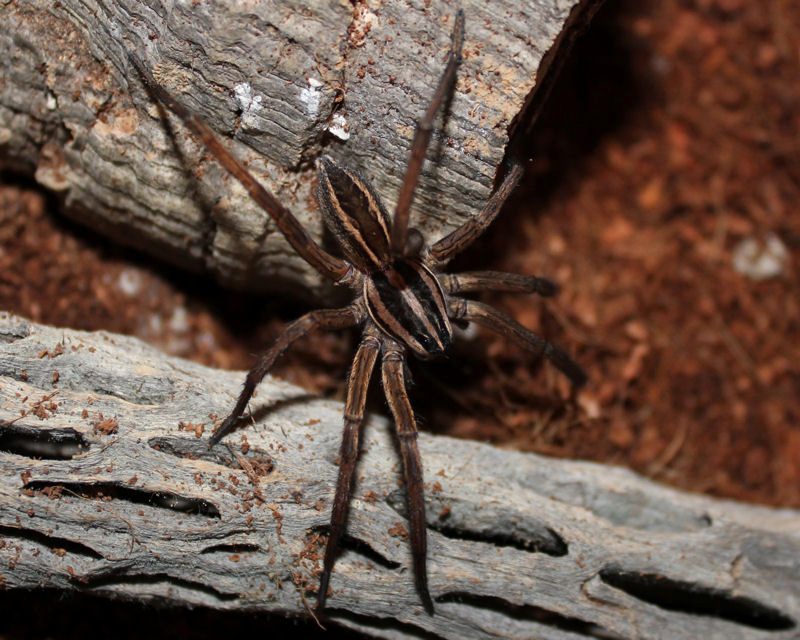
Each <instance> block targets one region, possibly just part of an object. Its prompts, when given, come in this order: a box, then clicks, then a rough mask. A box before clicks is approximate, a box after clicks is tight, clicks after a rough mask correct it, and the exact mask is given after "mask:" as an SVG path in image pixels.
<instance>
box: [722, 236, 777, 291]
mask: <svg viewBox="0 0 800 640" xmlns="http://www.w3.org/2000/svg"><path fill="white" fill-rule="evenodd" d="M788 264H789V251H788V249H787V248H786V245H784V244H783V242H781V239H780V238H779V237H778V236H776V235H775V234H774V233H770V234H768V235H767V236H766V238H764V240H757V239H756V238H745V239H744V240H742V241H741V242H740V243H739V244H738V245H736V248H735V249H734V250H733V268H734V269H736V271H738V272H739V273H742V274H744V275H746V276H747V277H748V278H750V279H751V280H766V279H768V278H774V277H775V276H778V275H780V274H781V273H783V272H784V271H785V270H786V268H787V267H788Z"/></svg>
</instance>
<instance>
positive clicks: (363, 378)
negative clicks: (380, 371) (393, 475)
mask: <svg viewBox="0 0 800 640" xmlns="http://www.w3.org/2000/svg"><path fill="white" fill-rule="evenodd" d="M379 351H380V340H379V339H378V338H377V336H376V335H375V334H374V333H367V334H366V335H365V336H364V338H363V340H362V341H361V344H360V346H359V347H358V351H357V352H356V356H355V359H354V360H353V368H352V369H351V371H350V379H349V381H348V383H347V401H346V402H345V407H344V434H343V435H342V448H341V451H340V453H339V478H338V480H337V481H336V495H335V497H334V499H333V509H332V510H331V526H330V534H329V536H328V544H327V546H326V547H325V560H324V564H323V569H322V576H320V579H319V592H318V594H317V608H318V609H322V608H323V607H324V606H325V598H327V596H328V582H329V580H330V577H331V571H332V570H333V563H334V562H335V561H336V552H337V551H338V549H339V542H340V541H341V538H342V534H343V533H344V529H345V525H346V523H347V508H348V506H349V505H350V492H351V491H352V489H353V472H354V471H355V468H356V459H357V458H358V432H359V430H360V429H361V423H362V422H363V420H364V405H365V403H366V401H367V389H368V388H369V379H370V377H371V376H372V370H373V368H374V367H375V360H376V359H377V358H378V352H379Z"/></svg>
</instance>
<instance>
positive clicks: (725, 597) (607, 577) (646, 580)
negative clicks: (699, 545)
mask: <svg viewBox="0 0 800 640" xmlns="http://www.w3.org/2000/svg"><path fill="white" fill-rule="evenodd" d="M600 578H601V579H602V580H603V582H605V583H606V584H608V585H611V586H612V587H616V588H617V589H621V590H622V591H624V592H625V593H627V594H628V595H631V596H633V597H634V598H637V599H639V600H642V601H644V602H648V603H650V604H653V605H655V606H657V607H660V608H662V609H667V610H669V611H680V612H682V613H690V614H695V615H701V616H713V617H715V618H720V619H722V620H728V621H730V622H736V623H737V624H741V625H745V626H748V627H753V628H754V629H762V630H764V631H786V630H788V629H794V628H795V626H796V624H797V623H796V622H795V621H794V620H793V619H792V618H790V617H789V616H787V615H785V614H783V613H781V612H780V611H778V610H777V609H774V608H772V607H770V606H767V605H765V604H762V603H760V602H757V601H755V600H752V599H751V598H747V597H744V596H735V595H731V594H730V593H728V592H726V591H722V590H720V589H713V588H710V587H704V586H701V585H697V584H691V583H687V582H679V581H677V580H670V579H669V578H665V577H664V576H660V575H657V574H647V573H634V572H629V571H623V570H621V569H618V568H614V567H610V568H607V569H603V570H602V571H601V572H600Z"/></svg>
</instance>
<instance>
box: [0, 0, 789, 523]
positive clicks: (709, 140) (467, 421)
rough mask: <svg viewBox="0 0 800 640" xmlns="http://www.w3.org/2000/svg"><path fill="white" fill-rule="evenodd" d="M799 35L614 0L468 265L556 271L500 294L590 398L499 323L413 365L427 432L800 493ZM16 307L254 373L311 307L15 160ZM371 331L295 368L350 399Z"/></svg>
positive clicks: (669, 0) (719, 13)
mask: <svg viewBox="0 0 800 640" xmlns="http://www.w3.org/2000/svg"><path fill="white" fill-rule="evenodd" d="M798 43H800V5H798V4H797V3H793V2H790V0H771V1H769V2H746V1H745V0H694V1H690V0H662V1H661V2H637V1H635V0H626V1H621V2H608V3H607V4H606V6H605V7H604V8H603V9H602V10H601V12H600V13H599V14H598V17H597V20H596V22H595V23H594V25H593V26H592V28H591V30H590V31H589V33H588V34H587V35H586V36H585V37H584V38H583V39H582V40H581V41H580V42H579V43H578V45H577V46H576V48H575V50H574V51H573V53H572V54H571V56H570V60H569V62H568V64H567V67H566V68H565V70H564V72H563V74H562V76H561V77H560V80H559V82H558V86H557V87H556V89H555V92H554V94H553V95H552V97H551V100H550V102H549V103H548V106H547V108H546V109H545V113H544V116H543V118H542V119H541V120H540V122H539V123H538V125H537V127H536V130H535V131H534V135H533V136H532V139H531V142H530V149H529V151H530V154H531V156H532V157H533V158H534V159H535V160H534V162H533V163H532V166H531V169H530V171H529V174H528V176H527V179H526V180H525V185H524V187H523V188H521V189H520V190H519V192H518V193H517V194H516V195H515V197H514V199H513V202H511V203H510V205H509V206H508V207H507V210H506V211H505V212H504V214H503V216H502V217H501V219H500V220H499V221H498V222H497V223H496V225H495V227H494V228H493V229H492V230H491V232H490V233H489V234H487V236H486V237H485V238H484V239H483V240H482V241H481V242H480V244H479V245H477V246H475V247H473V248H472V249H471V250H470V251H469V252H468V253H467V254H466V255H464V256H462V257H461V258H459V260H458V262H457V264H456V265H454V266H455V267H456V268H462V269H465V268H493V269H506V270H509V271H515V272H521V273H533V274H538V275H547V276H550V277H552V278H553V279H555V280H556V281H557V282H558V283H559V284H560V285H561V289H562V290H561V293H560V295H559V296H558V297H557V298H556V299H554V300H548V301H541V300H537V299H533V298H530V297H519V298H514V297H511V296H499V295H498V296H487V297H485V298H484V299H486V300H488V301H491V302H492V303H494V304H497V305H498V306H500V307H501V308H503V309H506V310H508V311H509V312H511V313H512V314H513V315H514V316H515V317H516V318H517V319H519V320H520V321H521V322H522V323H524V324H526V325H527V326H529V327H531V328H534V329H535V330H536V331H537V332H539V333H540V334H542V335H545V336H547V337H548V338H550V339H552V340H553V341H554V342H556V343H558V344H560V345H562V346H564V347H566V348H567V349H568V350H569V351H570V352H572V353H573V354H574V355H575V357H576V359H577V360H578V361H579V362H580V363H581V364H582V365H583V366H584V367H585V368H586V370H587V371H588V372H589V375H590V382H589V384H588V385H587V387H586V388H585V389H584V390H583V391H582V392H581V393H580V394H579V395H578V396H577V397H576V398H571V397H570V393H569V389H568V386H567V385H566V383H565V381H564V380H563V379H562V378H561V377H560V376H559V375H558V374H557V373H556V372H555V371H554V370H553V369H552V368H551V367H549V366H547V365H544V366H542V365H540V363H537V362H535V361H534V360H533V359H531V358H529V357H527V356H526V355H525V354H521V353H519V351H518V350H517V349H515V348H513V347H511V346H510V345H508V344H506V343H505V342H504V341H503V340H501V339H499V338H495V337H493V336H491V335H488V334H486V335H481V336H480V339H476V340H472V341H466V342H465V343H463V344H462V346H461V347H459V348H458V349H457V350H456V351H454V353H453V354H452V355H451V357H450V358H449V359H448V360H446V361H443V362H439V363H435V364H433V365H429V364H424V365H419V366H417V365H414V366H413V372H414V375H415V378H416V381H417V386H416V387H415V389H414V392H413V396H414V401H415V406H416V408H417V411H418V413H419V414H420V417H421V421H422V423H423V425H424V427H425V428H427V429H429V430H433V431H436V432H439V433H446V434H450V435H455V436H460V437H467V438H475V439H480V440H488V441H492V442H494V443H496V444H498V445H501V446H506V447H513V448H515V449H521V450H527V451H536V452H541V453H546V454H550V455H557V456H563V457H570V458H585V459H591V460H597V461H601V462H608V463H614V464H620V465H625V466H628V467H631V468H633V469H635V470H637V471H638V472H641V473H643V474H645V475H647V476H649V477H652V478H655V479H657V480H660V481H663V482H667V483H669V484H672V485H675V486H678V487H681V488H684V489H690V490H693V491H700V492H706V493H710V494H713V495H717V496H725V497H729V498H735V499H741V500H747V501H753V502H759V503H764V504H771V505H784V506H792V507H800V423H798V414H799V413H800V408H799V407H798V398H799V397H800V286H799V285H800V282H799V279H798V277H799V276H800V269H798V265H800V216H798V214H797V211H796V207H797V203H798V202H800V81H799V79H800V44H798ZM770 236H774V237H775V238H777V239H778V240H779V242H780V244H781V245H782V246H783V247H784V248H785V250H786V252H787V257H786V260H785V262H784V263H783V265H782V268H781V269H780V270H779V271H780V272H779V273H777V275H774V276H773V277H770V278H767V279H764V280H754V279H752V278H751V277H749V276H747V275H745V274H743V273H740V271H738V270H737V269H736V268H735V267H734V261H733V257H734V253H735V251H736V249H737V247H738V246H739V245H740V243H741V242H743V241H745V240H747V239H752V240H753V241H755V242H756V243H757V244H759V246H761V247H762V248H763V247H764V246H765V242H766V240H767V239H768V238H770ZM0 308H4V309H9V310H12V311H14V312H16V313H19V314H22V315H25V316H28V317H30V318H32V319H34V320H36V321H38V322H44V323H48V324H55V325H63V326H70V327H76V328H81V329H107V330H111V331H119V332H124V333H129V334H134V335H137V336H140V337H142V338H144V339H146V340H148V341H150V342H152V343H154V344H156V345H158V346H159V347H161V348H163V349H164V350H166V351H168V352H170V353H173V354H176V355H180V356H183V357H187V358H192V359H195V360H198V361H201V362H204V363H207V364H212V365H215V366H220V367H231V368H242V369H243V368H247V367H248V366H249V365H250V364H251V362H252V354H253V353H255V352H257V351H258V350H259V349H261V348H263V346H264V345H266V344H268V342H269V341H270V340H271V339H272V338H274V337H275V336H276V335H277V334H278V333H279V332H280V330H281V328H282V327H283V326H284V325H285V323H286V322H287V321H288V320H291V319H292V318H293V317H295V316H296V315H298V314H299V313H301V312H302V311H304V310H305V309H304V307H303V306H302V305H300V304H299V303H293V302H287V301H285V300H277V299H275V298H270V297H262V298H258V299H252V298H246V297H244V296H242V295H241V294H237V293H232V292H226V291H224V290H222V289H220V288H215V287H213V286H209V283H208V278H203V277H196V276H191V275H186V274H182V273H178V272H175V271H174V270H172V269H170V268H168V267H164V266H161V265H156V264H154V263H153V260H152V259H151V258H149V257H147V256H140V255H136V254H133V253H132V252H129V251H126V250H122V249H119V248H116V247H114V246H112V245H110V244H109V243H108V242H107V241H105V240H103V239H102V238H98V237H96V236H94V235H93V234H91V233H90V232H87V231H86V230H84V229H81V228H78V227H76V226H75V225H73V224H71V223H68V222H66V221H65V220H64V219H63V218H62V217H61V216H60V214H59V213H58V207H57V205H56V203H55V201H53V200H52V199H50V198H49V197H48V196H47V194H45V193H43V192H42V191H41V190H39V189H38V188H36V187H35V186H34V185H33V184H31V183H26V182H24V181H20V180H18V179H13V178H11V177H8V176H5V178H4V180H3V181H2V184H0ZM352 346H353V339H352V336H348V335H343V336H342V335H317V336H315V337H313V338H309V339H306V340H305V341H303V342H301V343H299V344H298V346H297V347H296V348H295V349H294V350H293V351H292V352H291V354H290V355H289V356H288V357H286V358H285V359H284V360H283V361H281V364H280V366H279V368H278V369H277V370H276V374H277V375H279V376H282V377H284V378H287V379H289V380H291V381H293V382H296V383H298V384H300V385H303V386H304V387H306V388H308V389H311V390H314V391H316V392H319V393H325V394H329V395H333V396H336V395H338V396H341V395H342V393H343V388H344V378H345V375H346V371H347V367H348V363H349V358H350V357H351V355H352ZM374 391H378V390H377V389H375V390H374ZM373 395H375V396H378V394H377V393H374V394H373ZM375 410H377V411H384V412H385V409H384V407H383V405H382V404H380V403H379V402H376V403H375Z"/></svg>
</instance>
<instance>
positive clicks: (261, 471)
mask: <svg viewBox="0 0 800 640" xmlns="http://www.w3.org/2000/svg"><path fill="white" fill-rule="evenodd" d="M147 444H149V445H150V446H151V447H152V448H153V449H155V450H156V451H160V452H162V453H168V454H170V455H173V456H176V457H178V458H186V459H189V460H205V461H207V462H213V463H215V464H219V465H222V466H224V467H228V468H230V469H236V470H238V471H248V469H243V468H242V465H241V463H240V461H239V458H241V459H243V460H246V461H247V462H248V463H249V464H250V466H251V467H252V468H253V470H254V471H255V473H256V475H257V476H259V477H263V476H266V475H269V474H270V473H272V472H273V471H274V470H275V462H274V460H273V459H272V457H271V456H269V455H267V454H266V453H265V452H264V451H262V450H260V449H257V448H250V450H249V451H248V452H247V453H246V454H244V453H238V454H237V453H234V447H233V446H230V445H227V444H226V443H225V442H222V443H220V444H218V445H217V446H215V447H213V448H211V449H209V447H208V440H200V439H197V438H174V437H169V436H167V437H157V438H151V439H150V440H148V441H147Z"/></svg>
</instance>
